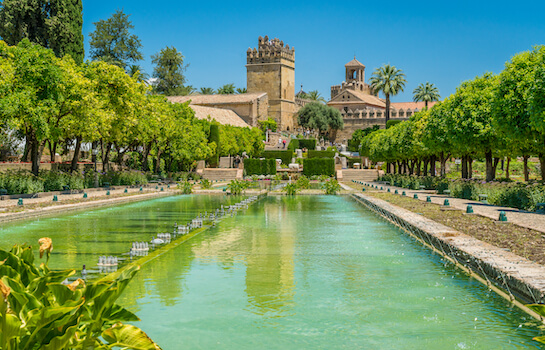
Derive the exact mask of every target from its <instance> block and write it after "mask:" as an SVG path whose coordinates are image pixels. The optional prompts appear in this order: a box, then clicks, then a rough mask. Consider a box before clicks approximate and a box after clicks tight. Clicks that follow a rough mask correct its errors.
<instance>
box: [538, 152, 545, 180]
mask: <svg viewBox="0 0 545 350" xmlns="http://www.w3.org/2000/svg"><path fill="white" fill-rule="evenodd" d="M539 165H540V168H541V169H540V170H541V181H545V154H543V153H542V154H539Z"/></svg>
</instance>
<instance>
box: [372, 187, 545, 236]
mask: <svg viewBox="0 0 545 350" xmlns="http://www.w3.org/2000/svg"><path fill="white" fill-rule="evenodd" d="M367 184H369V185H375V186H378V188H379V189H378V190H377V191H379V192H387V191H388V188H389V189H390V192H391V193H392V194H393V193H395V190H398V192H399V195H401V193H403V191H405V194H406V195H407V196H408V197H410V198H413V196H414V194H415V193H416V194H418V200H421V201H426V197H427V196H430V197H431V201H432V203H435V204H439V205H443V203H444V201H445V199H447V198H448V200H449V203H450V206H451V207H453V208H456V209H459V210H463V211H465V210H466V208H467V206H468V205H469V204H471V205H472V206H473V212H474V213H475V214H478V215H481V216H484V217H488V218H491V219H494V220H498V218H499V216H500V211H504V212H505V214H506V215H507V220H508V221H509V222H510V223H512V224H515V225H517V226H521V227H525V228H528V229H532V230H536V231H539V232H543V233H545V215H543V214H537V213H533V212H528V211H524V210H519V209H516V208H509V207H498V206H495V205H491V204H484V203H481V202H478V201H473V200H468V199H461V198H454V197H450V196H448V195H441V194H437V193H435V191H433V190H409V189H406V188H402V187H396V186H388V185H385V184H383V183H379V182H376V181H375V182H367ZM380 187H382V188H383V190H382V191H381V190H380ZM367 189H369V187H367Z"/></svg>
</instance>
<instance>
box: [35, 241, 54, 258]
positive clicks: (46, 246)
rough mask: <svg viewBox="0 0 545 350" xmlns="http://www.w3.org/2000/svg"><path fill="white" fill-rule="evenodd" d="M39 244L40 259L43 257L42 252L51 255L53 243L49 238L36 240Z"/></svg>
mask: <svg viewBox="0 0 545 350" xmlns="http://www.w3.org/2000/svg"><path fill="white" fill-rule="evenodd" d="M38 243H40V259H41V258H42V256H43V255H44V252H48V254H49V253H51V251H53V241H52V240H51V238H49V237H43V238H40V239H39V240H38Z"/></svg>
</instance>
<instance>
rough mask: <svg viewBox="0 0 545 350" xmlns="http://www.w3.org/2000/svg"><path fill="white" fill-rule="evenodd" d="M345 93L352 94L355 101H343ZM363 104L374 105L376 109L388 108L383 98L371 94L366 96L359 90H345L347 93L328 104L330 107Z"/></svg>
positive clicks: (339, 95)
mask: <svg viewBox="0 0 545 350" xmlns="http://www.w3.org/2000/svg"><path fill="white" fill-rule="evenodd" d="M345 92H347V93H349V94H351V95H352V96H354V97H355V99H353V100H348V99H344V100H343V99H342V95H343V94H344V93H345ZM362 103H365V104H368V105H372V106H374V107H382V108H386V103H385V102H384V100H382V99H381V98H378V97H377V96H375V95H369V94H366V93H364V92H362V91H357V90H345V91H343V92H341V93H340V94H338V95H337V96H335V97H334V98H333V99H332V100H331V101H329V102H328V103H327V104H328V105H345V104H346V105H350V104H362Z"/></svg>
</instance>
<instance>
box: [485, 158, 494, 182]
mask: <svg viewBox="0 0 545 350" xmlns="http://www.w3.org/2000/svg"><path fill="white" fill-rule="evenodd" d="M484 156H485V159H486V181H492V180H494V178H495V177H496V176H495V175H496V174H495V173H496V172H495V169H494V158H493V157H492V151H487V152H486V153H485V154H484Z"/></svg>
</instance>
